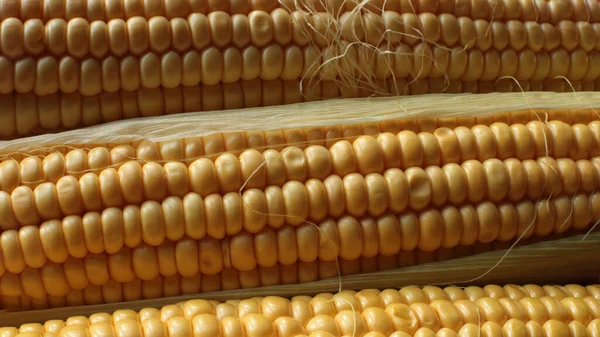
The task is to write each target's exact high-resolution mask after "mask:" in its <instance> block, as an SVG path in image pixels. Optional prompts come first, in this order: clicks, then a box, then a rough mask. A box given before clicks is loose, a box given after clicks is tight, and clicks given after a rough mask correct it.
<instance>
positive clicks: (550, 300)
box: [2, 285, 600, 336]
mask: <svg viewBox="0 0 600 337" xmlns="http://www.w3.org/2000/svg"><path fill="white" fill-rule="evenodd" d="M598 291H599V290H598V286H596V285H591V286H587V287H583V286H579V285H567V286H564V287H558V286H543V287H540V286H533V285H526V286H523V287H520V286H513V285H508V286H505V287H499V286H496V285H488V286H485V287H483V288H477V287H468V288H466V289H464V290H461V289H460V288H456V287H447V288H444V289H442V288H436V287H424V288H422V289H421V288H417V287H406V288H401V289H400V290H399V291H398V290H393V289H386V290H382V291H379V290H371V289H369V290H362V291H359V292H352V291H343V292H340V293H337V294H335V295H334V294H329V293H324V294H319V295H316V296H314V297H308V296H296V297H293V298H291V299H285V298H280V297H275V296H267V297H260V298H253V299H246V300H242V301H239V300H237V301H227V302H224V303H219V302H214V301H213V302H211V301H205V300H191V301H187V302H181V303H178V304H176V305H167V306H164V307H162V308H160V309H153V308H146V309H143V310H141V311H139V312H135V311H132V310H118V311H116V312H114V313H113V314H112V315H110V314H106V313H96V314H94V315H91V316H89V317H85V316H73V317H70V318H68V319H66V320H65V321H60V320H51V321H47V322H45V323H44V324H43V325H42V324H39V323H38V324H35V323H32V324H23V325H21V326H20V327H19V328H18V329H17V328H2V334H3V335H5V336H16V335H20V334H31V335H43V334H45V333H50V334H54V333H55V334H60V335H63V334H74V333H76V334H89V335H91V336H94V335H102V334H105V333H115V334H117V335H127V336H129V335H132V334H136V335H144V336H146V335H154V334H156V333H159V332H160V331H162V332H161V333H163V334H164V333H169V334H175V333H181V334H192V333H195V334H209V335H214V334H218V333H219V332H218V331H221V333H222V334H231V335H232V336H240V335H242V334H243V335H246V336H254V335H258V334H268V335H272V336H275V335H277V336H297V335H303V334H306V335H314V334H319V335H327V336H330V335H331V336H344V335H350V334H354V335H361V336H362V335H368V334H371V335H373V334H377V335H380V334H381V335H384V336H385V335H398V334H406V335H409V336H413V335H414V336H416V335H420V334H425V333H426V334H430V335H435V334H440V333H444V334H459V335H468V336H470V335H473V336H475V335H477V334H478V333H479V332H480V331H486V330H487V329H489V330H491V331H494V330H496V331H498V332H497V333H499V334H504V333H506V334H509V333H515V332H516V331H521V332H522V333H523V335H529V331H530V330H532V329H535V330H539V331H540V333H546V334H549V335H552V334H556V335H557V336H576V335H579V334H583V335H587V336H595V335H596V334H597V333H598V332H599V331H598V329H599V328H600V325H599V324H600V318H598V315H600V312H599V309H600V302H598V301H599V299H598ZM157 331H158V332H157ZM489 333H492V332H489Z"/></svg>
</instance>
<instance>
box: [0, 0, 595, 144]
mask: <svg viewBox="0 0 600 337" xmlns="http://www.w3.org/2000/svg"><path fill="white" fill-rule="evenodd" d="M171 2H173V3H171ZM321 2H322V1H312V0H311V1H288V0H286V1H274V0H269V1H257V3H256V4H254V3H253V2H252V1H250V2H249V1H229V0H227V1H224V2H222V1H193V2H189V1H186V0H169V1H164V0H157V1H141V0H135V1H132V2H131V3H130V2H128V1H116V0H89V1H88V0H82V1H78V2H72V1H67V0H57V1H40V0H32V1H30V2H29V1H27V0H7V1H5V3H6V5H3V9H2V14H0V19H1V23H0V31H1V32H2V33H1V37H0V54H1V56H0V71H1V72H2V73H3V77H2V79H1V80H0V94H1V95H0V107H2V109H1V111H2V113H1V114H0V115H1V116H2V117H3V120H4V121H6V123H2V124H3V126H2V128H0V136H2V137H5V138H14V137H19V136H26V135H31V134H37V133H46V132H54V131H57V130H65V129H74V128H78V127H82V126H91V125H96V124H100V123H105V122H111V121H116V120H121V119H128V118H133V117H149V116H157V115H162V114H171V113H181V112H192V111H210V110H223V109H238V108H248V107H257V106H272V105H281V104H290V103H298V102H302V101H312V100H320V99H329V98H337V97H366V96H371V95H378V96H386V95H405V94H410V95H413V94H415V95H416V94H424V93H440V92H447V93H460V92H471V93H486V92H494V91H500V92H511V91H522V90H524V91H529V90H531V91H539V90H544V91H573V90H575V91H594V90H595V89H596V87H597V83H596V82H597V80H598V75H599V74H600V66H598V65H599V64H600V62H599V61H600V56H599V55H600V54H599V53H598V51H599V50H600V36H599V34H600V33H599V32H600V23H599V22H600V21H598V15H597V13H596V12H595V11H596V7H597V4H596V3H595V2H594V1H586V2H585V4H584V2H583V1H580V2H581V3H580V2H571V1H558V0H556V1H548V2H546V1H521V2H516V1H515V2H514V3H513V2H510V3H508V2H503V1H498V2H495V3H488V2H485V1H472V2H471V3H469V2H468V1H447V2H445V4H444V5H440V4H438V3H437V2H435V1H428V2H427V3H425V2H424V3H423V4H422V5H423V6H420V4H418V3H417V2H414V1H400V0H394V1H379V0H377V1H368V3H362V2H360V1H355V0H352V1H337V0H336V1H324V3H321ZM413 2H414V3H413Z"/></svg>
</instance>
